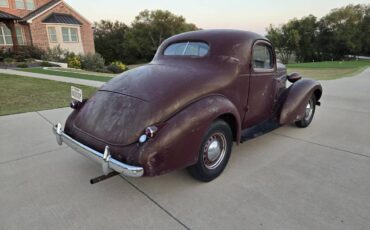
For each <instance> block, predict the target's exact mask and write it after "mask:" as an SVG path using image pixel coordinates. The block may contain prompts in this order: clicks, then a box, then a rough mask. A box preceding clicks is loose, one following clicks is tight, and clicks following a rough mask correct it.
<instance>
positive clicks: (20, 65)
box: [17, 63, 28, 68]
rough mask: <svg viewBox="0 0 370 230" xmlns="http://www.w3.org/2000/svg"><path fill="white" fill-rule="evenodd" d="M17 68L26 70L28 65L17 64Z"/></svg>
mask: <svg viewBox="0 0 370 230" xmlns="http://www.w3.org/2000/svg"><path fill="white" fill-rule="evenodd" d="M17 67H18V68H27V67H28V65H27V64H26V63H19V64H18V65H17Z"/></svg>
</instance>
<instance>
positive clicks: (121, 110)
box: [54, 30, 322, 176]
mask: <svg viewBox="0 0 370 230" xmlns="http://www.w3.org/2000/svg"><path fill="white" fill-rule="evenodd" d="M181 42H202V43H203V44H207V45H208V51H207V53H206V54H205V55H202V56H191V55H165V50H166V49H167V48H168V47H169V46H170V45H172V44H177V43H181ZM187 44H189V43H187ZM256 46H258V48H256ZM261 47H262V48H261ZM258 49H260V51H258V52H260V54H261V56H263V55H264V51H263V49H265V50H267V51H266V52H265V53H268V54H267V55H269V56H270V61H268V60H267V61H266V60H265V62H268V64H267V66H268V67H267V68H264V67H265V66H266V63H262V68H261V67H260V66H258V63H257V61H258V60H257V59H258V58H255V56H254V55H257V50H258ZM184 50H186V48H185V49H184ZM261 50H262V51H261ZM184 52H185V51H184ZM254 52H255V53H256V54H254ZM256 60H257V61H256ZM270 62H271V63H270ZM255 63H257V64H255ZM287 80H289V81H290V82H292V83H291V85H290V86H289V87H287V86H286V82H287ZM321 94H322V88H321V85H320V84H319V83H318V82H316V81H314V80H310V79H301V77H300V76H299V75H298V74H292V75H288V74H287V71H286V68H285V66H284V65H282V64H279V63H277V61H276V54H275V51H274V49H273V46H272V44H271V43H270V42H269V41H268V40H267V39H266V38H265V37H263V36H260V35H258V34H255V33H252V32H245V31H236V30H203V31H196V32H188V33H184V34H180V35H176V36H174V37H171V38H169V39H167V40H166V41H165V42H163V44H162V45H161V46H160V47H159V49H158V51H157V53H156V55H155V57H154V59H153V60H152V62H151V63H149V64H147V65H144V66H141V67H138V68H135V69H133V70H130V71H127V72H124V73H123V74H121V75H119V76H117V77H115V78H113V79H112V80H111V81H109V82H108V83H106V84H105V85H104V86H102V87H101V88H100V89H99V90H98V91H97V92H96V93H95V95H93V96H92V97H91V98H90V99H88V100H86V101H84V102H83V104H80V105H79V106H78V107H76V109H75V110H74V111H73V112H72V114H71V115H70V116H69V117H68V119H67V121H66V125H65V127H64V130H62V129H61V127H59V130H57V127H55V128H54V131H55V132H56V134H57V136H58V137H60V135H61V133H63V134H64V135H66V136H68V137H69V138H71V139H73V140H74V141H76V142H78V143H80V144H81V145H83V146H85V147H86V146H88V148H91V149H92V150H94V151H96V152H99V153H102V154H103V155H104V153H105V156H104V157H103V158H104V159H105V160H106V161H107V147H109V158H110V159H114V160H116V161H118V162H123V163H125V164H127V165H131V166H135V167H139V168H142V171H141V173H140V174H139V176H142V175H143V176H156V175H160V174H163V173H167V172H170V171H173V170H175V169H181V168H185V167H188V166H192V165H194V164H196V163H197V161H199V152H200V149H201V148H202V141H203V139H204V135H205V133H206V132H207V130H208V129H209V127H210V126H211V125H212V123H213V122H215V121H216V120H222V121H224V122H225V123H227V124H228V126H229V127H230V129H231V131H232V138H233V141H234V142H236V143H240V142H242V139H243V137H242V133H243V130H248V128H252V127H258V126H259V125H261V124H264V123H266V121H270V122H275V124H277V125H284V124H290V123H294V122H297V121H299V120H302V119H303V118H304V117H305V115H306V112H307V108H308V107H309V105H310V104H309V103H308V102H309V101H310V99H311V98H313V97H314V99H313V100H312V101H313V102H314V104H315V105H316V104H319V100H320V97H321ZM311 106H314V105H312V103H311ZM311 112H312V111H311ZM313 112H314V111H313ZM312 116H313V115H312ZM311 120H312V118H311ZM151 126H152V127H155V128H156V134H155V135H154V136H153V137H152V138H148V139H147V140H145V141H143V142H140V141H139V139H140V138H141V136H142V135H143V134H144V133H145V130H146V128H147V127H151ZM61 142H63V141H60V143H61ZM225 143H226V142H225ZM215 145H216V147H215V149H217V150H219V149H220V148H221V147H219V146H217V143H216V144H215ZM108 167H110V165H109V164H108ZM110 168H112V167H110ZM113 170H114V169H113ZM115 171H117V170H115ZM221 171H222V170H221ZM109 172H110V170H105V174H108V173H109ZM119 173H123V174H126V173H124V172H121V171H119ZM128 175H129V174H128Z"/></svg>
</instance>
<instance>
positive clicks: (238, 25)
mask: <svg viewBox="0 0 370 230" xmlns="http://www.w3.org/2000/svg"><path fill="white" fill-rule="evenodd" d="M65 2H67V3H68V4H69V5H71V6H72V7H73V8H74V9H76V10H77V11H78V12H80V13H81V14H82V15H83V16H85V17H86V18H87V19H89V20H90V21H91V22H95V21H100V20H101V19H109V20H118V21H121V22H124V23H125V24H127V25H130V23H131V22H132V21H133V20H134V18H135V16H136V15H138V13H139V12H140V11H142V10H145V9H149V10H156V9H161V10H169V11H171V12H172V13H174V14H176V15H182V16H183V17H185V18H186V20H187V22H191V23H194V24H196V25H197V26H198V27H199V28H202V29H242V30H249V31H254V32H257V33H260V34H265V33H266V31H265V29H266V28H267V27H268V26H269V25H270V24H273V25H280V24H282V23H285V22H287V21H288V20H289V19H292V18H301V17H303V16H307V15H309V14H313V15H315V16H316V17H319V18H320V17H322V16H324V15H325V14H327V13H329V12H330V10H331V9H333V8H338V7H342V6H345V5H348V4H370V0H360V1H355V0H352V1H348V0H285V1H283V0H275V1H274V0H269V1H263V0H253V1H247V0H213V1H211V0H186V1H176V0H156V1H155V0H131V1H128V0H103V1H102V0H65Z"/></svg>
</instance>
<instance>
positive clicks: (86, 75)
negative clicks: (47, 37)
mask: <svg viewBox="0 0 370 230" xmlns="http://www.w3.org/2000/svg"><path fill="white" fill-rule="evenodd" d="M17 70H19V71H24V72H30V73H41V74H48V75H55V76H62V77H71V78H78V79H85V80H93V81H101V82H107V81H109V80H110V79H112V77H113V76H114V75H107V74H104V73H102V74H101V75H97V74H99V73H92V72H84V71H81V72H79V73H77V72H72V70H66V69H64V70H63V71H61V69H56V70H53V69H43V68H41V67H37V68H24V69H17ZM73 71H75V70H73ZM77 71H78V70H77Z"/></svg>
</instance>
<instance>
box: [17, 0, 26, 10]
mask: <svg viewBox="0 0 370 230" xmlns="http://www.w3.org/2000/svg"><path fill="white" fill-rule="evenodd" d="M15 8H17V9H26V7H25V5H24V0H15Z"/></svg>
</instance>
